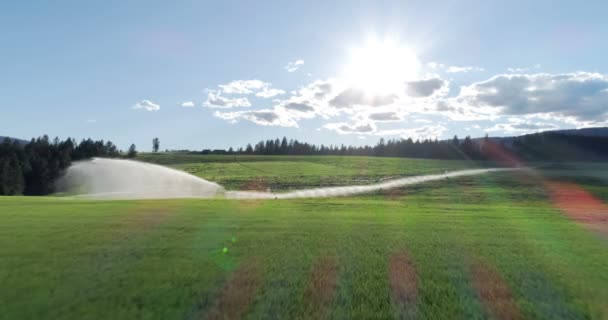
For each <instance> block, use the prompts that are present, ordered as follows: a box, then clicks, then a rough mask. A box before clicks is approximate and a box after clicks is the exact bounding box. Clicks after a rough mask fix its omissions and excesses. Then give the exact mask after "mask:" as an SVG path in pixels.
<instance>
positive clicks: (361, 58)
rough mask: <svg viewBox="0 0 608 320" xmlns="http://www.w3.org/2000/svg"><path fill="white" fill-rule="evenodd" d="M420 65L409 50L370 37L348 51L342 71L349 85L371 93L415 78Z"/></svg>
mask: <svg viewBox="0 0 608 320" xmlns="http://www.w3.org/2000/svg"><path fill="white" fill-rule="evenodd" d="M419 68H420V61H419V60H418V57H417V56H416V53H415V52H414V51H413V50H412V49H410V48H408V47H406V46H402V45H400V44H399V43H397V42H395V41H392V40H383V41H378V40H371V41H368V42H367V43H366V44H365V45H364V46H362V47H358V48H354V49H351V50H350V62H349V63H348V64H347V67H346V70H345V74H346V80H347V82H348V83H349V85H351V86H354V87H357V88H360V89H362V90H364V91H366V92H368V93H370V94H384V93H390V92H395V90H398V89H399V88H402V87H403V82H405V81H408V80H413V79H415V78H416V76H417V73H418V69H419Z"/></svg>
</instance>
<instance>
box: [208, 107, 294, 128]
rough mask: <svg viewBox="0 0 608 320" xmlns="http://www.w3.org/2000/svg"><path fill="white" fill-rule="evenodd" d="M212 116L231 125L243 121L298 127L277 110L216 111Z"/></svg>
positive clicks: (286, 115)
mask: <svg viewBox="0 0 608 320" xmlns="http://www.w3.org/2000/svg"><path fill="white" fill-rule="evenodd" d="M213 115H214V116H216V117H218V118H221V119H224V120H228V121H229V122H231V123H236V122H238V121H239V120H241V119H243V120H247V121H251V122H253V123H255V124H259V125H262V126H281V127H298V123H297V122H296V121H295V120H294V119H292V118H291V117H289V115H288V114H286V113H284V112H281V110H280V109H277V108H275V109H262V110H253V111H236V112H219V111H216V112H215V113H214V114H213Z"/></svg>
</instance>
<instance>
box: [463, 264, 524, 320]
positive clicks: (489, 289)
mask: <svg viewBox="0 0 608 320" xmlns="http://www.w3.org/2000/svg"><path fill="white" fill-rule="evenodd" d="M471 272H472V276H473V284H474V286H475V289H476V290H477V294H478V296H479V298H480V299H481V302H482V303H483V304H484V306H485V307H486V308H487V310H488V312H489V314H490V316H491V317H492V318H493V319H502V320H507V319H522V316H521V313H520V312H519V309H518V308H517V305H516V304H515V302H514V300H513V296H512V295H511V290H510V289H509V286H508V285H507V284H506V283H505V281H504V279H503V278H502V276H501V275H500V274H499V273H498V272H497V271H496V270H494V269H492V268H491V267H490V266H488V265H486V264H482V263H479V262H477V263H474V264H473V265H472V266H471Z"/></svg>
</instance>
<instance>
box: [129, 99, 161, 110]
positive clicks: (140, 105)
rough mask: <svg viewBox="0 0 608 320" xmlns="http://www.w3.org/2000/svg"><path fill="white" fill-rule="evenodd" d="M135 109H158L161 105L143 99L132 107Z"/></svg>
mask: <svg viewBox="0 0 608 320" xmlns="http://www.w3.org/2000/svg"><path fill="white" fill-rule="evenodd" d="M132 108H133V109H144V110H146V111H157V110H159V109H160V106H159V105H158V104H156V103H154V102H152V101H150V100H142V101H140V102H138V103H136V104H135V105H133V107H132Z"/></svg>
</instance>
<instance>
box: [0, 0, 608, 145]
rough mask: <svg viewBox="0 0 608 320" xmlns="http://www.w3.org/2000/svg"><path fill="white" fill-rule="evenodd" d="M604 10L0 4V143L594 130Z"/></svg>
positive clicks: (529, 4)
mask: <svg viewBox="0 0 608 320" xmlns="http://www.w3.org/2000/svg"><path fill="white" fill-rule="evenodd" d="M606 12H608V4H607V3H606V2H605V1H597V2H593V1H585V2H574V1H568V2H565V1H564V2H559V1H508V2H507V1H504V2H502V1H501V3H499V2H492V1H395V2H391V1H382V2H380V1H373V2H372V1H370V2H365V1H362V2H355V1H301V2H296V1H174V2H169V1H164V2H160V1H52V2H51V1H28V2H26V1H13V2H12V3H3V4H0V99H1V100H0V110H1V112H0V135H9V136H15V137H21V138H30V137H32V136H38V135H42V134H45V133H46V134H48V135H50V136H52V137H54V136H60V137H62V138H64V137H67V136H71V137H76V138H78V139H80V138H86V137H92V138H95V139H109V140H112V141H114V142H115V143H117V144H118V145H119V146H120V147H121V148H123V149H126V148H127V147H128V145H129V144H130V143H135V144H136V145H137V146H138V147H139V149H140V150H149V149H150V148H151V140H152V138H153V137H156V136H158V137H159V138H160V140H161V148H163V149H164V148H171V149H182V148H190V149H202V148H225V147H228V146H243V145H245V144H246V143H247V142H256V141H258V140H260V139H267V138H273V137H282V136H287V137H290V138H296V139H300V140H305V141H309V142H313V143H324V144H340V143H346V144H373V143H375V142H377V140H378V139H379V138H380V137H384V138H399V137H408V136H411V137H414V138H427V137H429V138H434V137H437V138H440V139H441V138H448V137H451V136H453V135H454V134H458V135H459V136H466V135H471V136H483V135H484V134H485V133H486V132H487V133H489V134H490V135H492V136H501V135H514V134H515V135H517V134H523V133H527V132H534V131H540V130H547V129H554V128H576V127H587V126H604V125H606V124H607V121H608V114H607V110H608V60H606V57H607V56H608V41H606V40H605V39H608V23H606V22H605V13H606ZM361 57H363V58H361ZM298 61H300V62H301V63H296V62H298ZM288 69H289V70H288ZM290 71H291V72H290ZM387 79H388V80H387ZM182 105H183V106H182Z"/></svg>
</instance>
